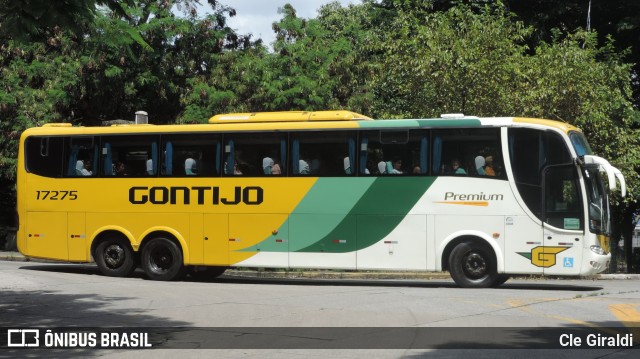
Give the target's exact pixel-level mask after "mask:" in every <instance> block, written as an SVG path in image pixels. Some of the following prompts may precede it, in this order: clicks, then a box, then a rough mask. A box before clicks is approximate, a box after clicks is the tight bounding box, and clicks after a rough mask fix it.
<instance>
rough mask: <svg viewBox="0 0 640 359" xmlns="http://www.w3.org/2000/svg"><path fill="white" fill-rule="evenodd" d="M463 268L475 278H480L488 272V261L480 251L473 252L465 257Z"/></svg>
mask: <svg viewBox="0 0 640 359" xmlns="http://www.w3.org/2000/svg"><path fill="white" fill-rule="evenodd" d="M462 269H463V270H464V272H465V273H466V274H467V276H469V277H470V278H473V279H479V278H482V277H484V276H485V275H486V274H487V261H486V260H485V259H484V257H483V256H482V255H480V254H478V253H475V252H471V253H469V254H467V255H466V256H465V257H464V261H463V266H462Z"/></svg>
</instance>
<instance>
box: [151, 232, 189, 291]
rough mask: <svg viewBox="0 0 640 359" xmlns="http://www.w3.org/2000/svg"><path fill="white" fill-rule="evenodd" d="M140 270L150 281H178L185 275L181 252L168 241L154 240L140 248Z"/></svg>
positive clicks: (160, 238) (159, 238)
mask: <svg viewBox="0 0 640 359" xmlns="http://www.w3.org/2000/svg"><path fill="white" fill-rule="evenodd" d="M142 268H143V269H144V272H145V273H146V274H147V277H149V279H152V280H161V281H170V280H176V279H180V278H181V277H182V276H183V275H184V273H185V267H184V264H183V258H182V251H181V250H180V247H178V245H177V244H176V243H175V242H174V241H172V240H170V239H167V238H163V237H158V238H154V239H152V240H151V241H150V242H149V243H147V244H146V245H145V246H144V247H143V248H142Z"/></svg>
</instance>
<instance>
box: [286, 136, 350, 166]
mask: <svg viewBox="0 0 640 359" xmlns="http://www.w3.org/2000/svg"><path fill="white" fill-rule="evenodd" d="M291 137H292V141H291V156H290V158H291V163H290V166H291V169H292V171H291V175H293V176H320V177H343V176H353V175H355V171H353V168H354V167H353V166H354V164H356V163H357V159H356V132H355V131H341V132H335V131H326V132H315V131H314V132H299V133H292V135H291ZM345 166H346V167H345Z"/></svg>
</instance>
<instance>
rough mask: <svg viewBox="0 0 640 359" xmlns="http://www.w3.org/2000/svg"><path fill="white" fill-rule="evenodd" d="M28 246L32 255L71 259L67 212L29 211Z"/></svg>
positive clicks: (27, 253) (28, 252)
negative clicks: (68, 242) (68, 243)
mask: <svg viewBox="0 0 640 359" xmlns="http://www.w3.org/2000/svg"><path fill="white" fill-rule="evenodd" d="M26 223H27V226H26V242H27V246H26V248H23V250H24V252H23V254H25V255H27V256H30V257H39V258H49V259H58V260H65V261H66V260H69V252H68V246H67V213H66V212H27V220H26Z"/></svg>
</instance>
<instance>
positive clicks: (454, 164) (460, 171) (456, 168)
mask: <svg viewBox="0 0 640 359" xmlns="http://www.w3.org/2000/svg"><path fill="white" fill-rule="evenodd" d="M451 171H452V172H453V174H456V175H466V174H467V171H465V170H464V168H462V167H460V161H459V160H457V159H456V160H453V161H451Z"/></svg>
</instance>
